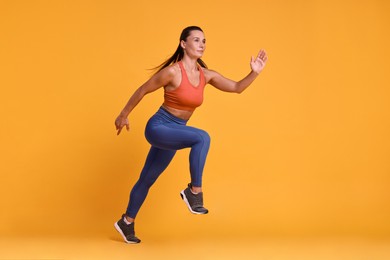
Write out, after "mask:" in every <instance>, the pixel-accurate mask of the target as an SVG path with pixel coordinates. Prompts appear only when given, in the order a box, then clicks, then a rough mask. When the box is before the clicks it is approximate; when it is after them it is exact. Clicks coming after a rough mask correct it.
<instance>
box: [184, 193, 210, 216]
mask: <svg viewBox="0 0 390 260" xmlns="http://www.w3.org/2000/svg"><path fill="white" fill-rule="evenodd" d="M180 196H181V198H182V199H183V201H184V203H185V204H186V205H187V208H188V209H189V210H190V212H191V213H192V214H196V215H205V214H206V213H199V212H196V211H193V210H192V208H191V206H190V203H189V202H188V200H187V197H186V194H185V193H184V190H182V191H181V192H180Z"/></svg>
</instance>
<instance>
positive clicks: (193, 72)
mask: <svg viewBox="0 0 390 260" xmlns="http://www.w3.org/2000/svg"><path fill="white" fill-rule="evenodd" d="M205 49H206V39H205V37H204V34H203V31H202V29H201V28H199V27H197V26H190V27H187V28H185V29H184V30H183V31H182V33H181V36H180V42H179V46H178V47H177V50H176V52H175V53H174V54H173V56H172V57H171V58H169V59H168V60H167V61H165V62H164V63H163V64H161V65H160V66H159V67H157V68H159V70H158V71H157V72H156V73H155V74H154V75H153V76H152V77H151V78H150V79H149V80H148V81H147V82H145V83H144V84H143V85H142V86H141V87H139V88H138V89H137V90H136V91H135V92H134V94H133V95H132V96H131V98H130V100H129V101H128V102H127V104H126V106H125V107H124V108H123V110H122V112H121V113H120V114H119V116H118V117H117V118H116V120H115V126H116V129H117V134H118V135H119V134H120V133H121V131H122V128H123V127H124V126H126V129H127V131H128V130H129V129H130V127H129V121H128V118H127V117H128V115H129V114H130V112H131V111H132V110H133V109H134V107H135V106H136V105H137V104H138V103H139V102H140V101H141V99H142V98H143V97H144V96H145V95H146V94H148V93H151V92H153V91H156V90H157V89H159V88H161V87H164V103H163V104H162V106H161V107H160V109H159V110H158V111H157V112H156V114H155V115H153V116H152V117H151V118H150V120H149V121H148V123H147V125H146V130H145V137H146V139H147V140H148V142H149V143H150V144H151V148H150V151H149V154H148V156H147V158H146V162H145V165H144V168H143V169H142V172H141V175H140V177H139V180H138V181H137V183H136V184H135V185H134V187H133V189H132V191H131V193H130V201H129V204H128V207H127V211H126V213H125V214H123V215H122V217H121V219H120V220H118V221H117V222H116V223H115V228H116V229H117V230H118V232H119V233H120V234H121V235H122V236H123V238H124V240H125V242H127V243H139V242H141V240H140V239H138V238H137V237H136V236H135V232H134V219H135V217H136V215H137V213H138V211H139V209H140V207H141V205H142V203H143V202H144V200H145V198H146V196H147V194H148V191H149V188H150V187H151V186H152V185H153V183H154V182H155V181H156V180H157V178H158V176H159V175H160V174H161V173H162V172H163V171H164V170H165V169H166V167H167V166H168V164H169V163H170V162H171V160H172V158H173V156H174V155H175V153H176V151H177V150H179V149H183V148H189V147H190V148H191V152H190V174H191V182H190V184H188V187H187V188H186V189H184V190H183V191H181V193H180V195H181V197H182V199H183V201H184V202H185V204H186V205H187V207H188V209H189V210H190V212H192V213H194V214H207V213H208V210H207V209H206V208H204V207H203V193H202V174H203V168H204V165H205V161H206V157H207V153H208V149H209V145H210V137H209V135H208V134H207V133H206V132H205V131H203V130H201V129H197V128H194V127H190V126H187V125H186V124H187V121H188V120H189V119H190V117H191V115H192V113H193V112H194V110H195V108H196V107H198V106H200V105H201V104H202V101H203V89H204V87H205V85H206V84H210V85H212V86H214V87H216V88H217V89H219V90H222V91H226V92H233V93H241V92H242V91H244V90H245V89H246V88H247V87H248V86H249V85H250V84H251V83H252V82H253V81H254V80H255V79H256V77H257V76H258V74H259V73H260V72H261V71H262V70H263V68H264V66H265V63H266V61H267V55H266V53H265V52H264V51H263V50H261V51H260V52H259V54H258V55H257V57H256V58H253V57H252V58H251V62H250V66H251V69H252V70H251V72H250V73H249V74H248V75H247V76H246V77H244V78H243V79H242V80H240V81H238V82H235V81H232V80H230V79H227V78H225V77H223V76H222V75H221V74H219V73H217V72H215V71H212V70H209V69H207V66H206V64H205V63H204V62H203V61H202V60H201V57H202V56H203V53H204V51H205Z"/></svg>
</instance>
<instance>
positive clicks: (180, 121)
mask: <svg viewBox="0 0 390 260" xmlns="http://www.w3.org/2000/svg"><path fill="white" fill-rule="evenodd" d="M157 114H160V115H162V116H164V117H165V118H168V119H169V120H171V121H174V122H175V123H178V124H180V125H185V124H187V122H188V120H184V119H181V118H179V117H177V116H174V115H172V114H171V113H170V112H169V111H168V110H166V109H165V108H164V107H163V106H161V107H160V108H159V110H158V111H157Z"/></svg>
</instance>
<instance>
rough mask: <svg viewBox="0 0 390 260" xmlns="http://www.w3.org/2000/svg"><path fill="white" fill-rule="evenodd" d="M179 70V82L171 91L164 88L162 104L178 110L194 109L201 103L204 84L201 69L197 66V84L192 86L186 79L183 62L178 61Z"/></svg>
mask: <svg viewBox="0 0 390 260" xmlns="http://www.w3.org/2000/svg"><path fill="white" fill-rule="evenodd" d="M178 64H179V66H180V70H181V83H180V85H179V87H177V88H176V89H174V90H172V91H167V90H165V89H164V105H166V106H168V107H172V108H176V109H180V110H186V111H194V110H195V108H197V107H199V106H200V105H201V104H202V103H203V90H204V87H205V85H206V80H205V78H204V74H203V70H202V68H200V67H199V74H200V75H199V77H200V79H199V84H198V86H193V85H192V84H191V82H190V81H189V80H188V77H187V73H186V70H185V69H184V66H183V63H182V62H181V61H179V62H178Z"/></svg>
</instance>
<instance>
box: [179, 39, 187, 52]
mask: <svg viewBox="0 0 390 260" xmlns="http://www.w3.org/2000/svg"><path fill="white" fill-rule="evenodd" d="M180 46H181V48H182V49H183V50H184V49H185V48H186V42H185V41H183V40H181V41H180Z"/></svg>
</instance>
